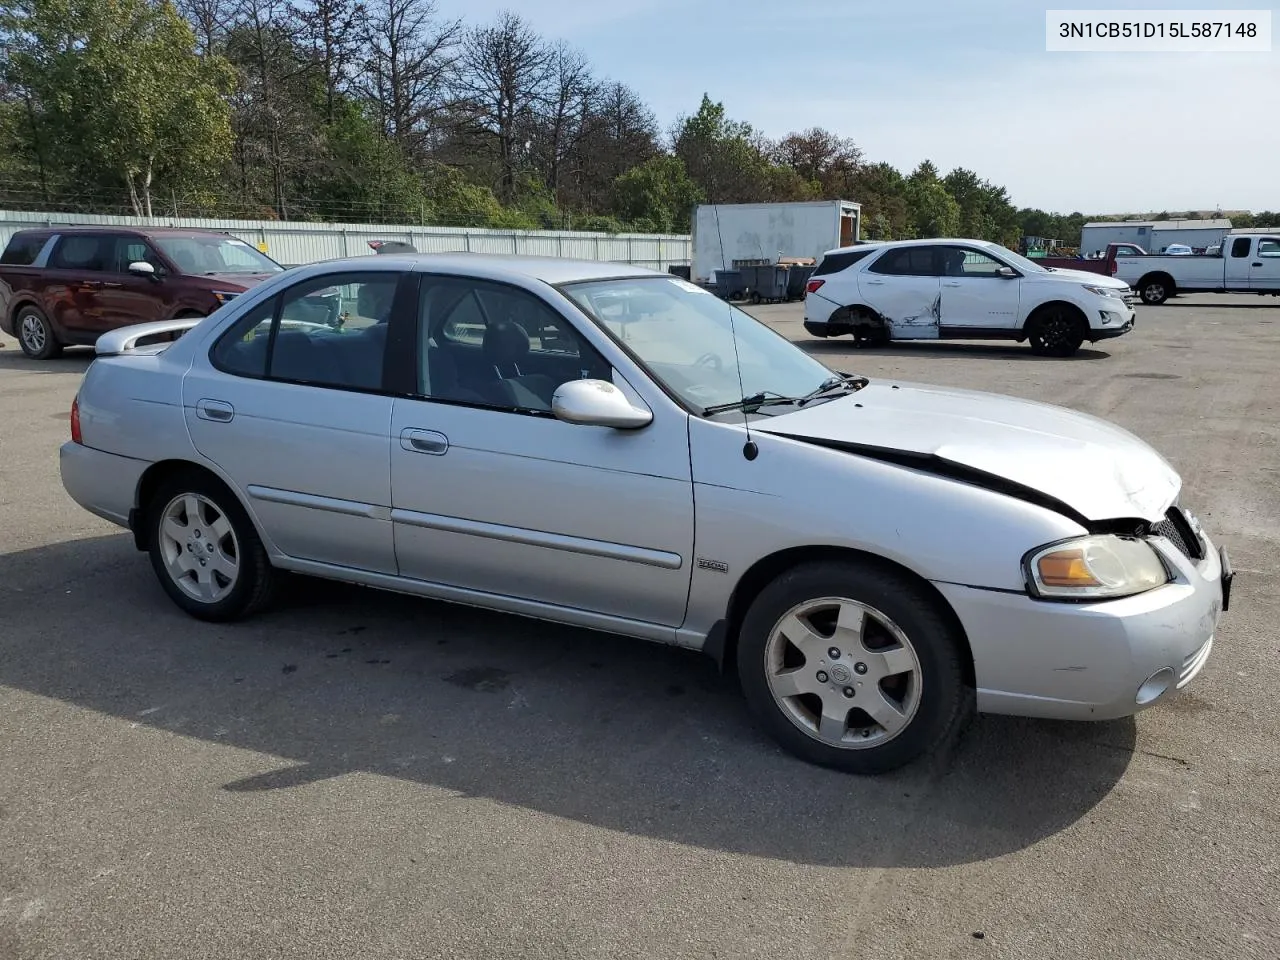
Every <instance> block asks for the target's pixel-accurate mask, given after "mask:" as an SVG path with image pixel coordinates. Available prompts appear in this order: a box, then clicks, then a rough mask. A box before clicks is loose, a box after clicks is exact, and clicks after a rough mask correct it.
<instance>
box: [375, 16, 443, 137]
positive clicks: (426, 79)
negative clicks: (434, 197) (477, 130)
mask: <svg viewBox="0 0 1280 960" xmlns="http://www.w3.org/2000/svg"><path fill="white" fill-rule="evenodd" d="M462 32H463V27H462V21H461V20H447V21H446V20H440V19H439V18H438V17H437V15H436V4H435V2H434V0H370V2H369V4H368V6H367V13H366V16H365V18H364V28H363V37H364V43H365V57H366V71H365V75H366V77H365V80H364V82H363V83H362V84H361V85H360V87H361V92H362V93H363V94H364V96H365V97H366V98H367V99H368V100H369V101H370V102H372V103H373V104H374V105H375V107H376V109H377V110H378V113H379V119H380V120H381V122H382V129H383V131H384V132H385V134H386V135H387V136H388V137H389V138H391V139H392V140H395V141H396V142H397V143H399V144H400V146H401V147H402V148H403V149H404V150H405V153H406V155H408V156H411V157H415V158H417V159H421V158H422V156H423V155H424V153H425V152H426V147H427V144H428V140H429V138H430V136H431V135H432V133H433V132H434V131H433V127H434V126H435V121H436V120H437V118H438V117H439V116H440V114H441V112H442V111H443V110H444V109H445V107H446V106H447V105H448V90H449V80H450V78H451V76H452V75H453V71H454V68H455V64H456V61H457V46H458V43H459V41H460V39H461V37H462Z"/></svg>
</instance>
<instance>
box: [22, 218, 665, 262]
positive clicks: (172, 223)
mask: <svg viewBox="0 0 1280 960" xmlns="http://www.w3.org/2000/svg"><path fill="white" fill-rule="evenodd" d="M59 224H63V225H70V224H79V225H83V226H89V225H94V226H98V225H101V226H119V227H126V226H127V227H147V226H152V227H190V228H198V229H202V230H220V231H224V232H226V233H230V234H232V235H233V236H237V237H239V238H240V239H242V240H244V241H246V242H248V243H252V244H266V252H267V254H268V256H270V257H272V258H273V259H274V260H276V261H278V262H280V263H283V264H286V265H288V266H296V265H298V264H302V263H313V262H315V261H317V260H331V259H334V258H337V257H349V256H363V255H366V254H367V255H372V254H373V251H372V250H371V249H370V248H369V244H368V241H370V240H407V241H408V242H409V243H412V244H413V246H414V247H415V248H416V249H417V250H420V251H422V252H423V253H449V252H454V251H459V250H471V251H475V252H477V253H522V254H536V255H541V256H552V257H578V258H582V259H587V260H606V261H612V262H615V263H630V264H636V265H638V266H645V267H652V268H654V269H657V270H666V269H667V268H668V267H669V266H672V265H673V264H685V263H688V262H689V257H690V244H689V237H688V236H682V235H679V234H648V233H616V234H615V233H580V232H575V231H571V230H488V229H482V228H475V227H414V226H406V225H404V224H367V223H301V222H293V221H275V220H205V219H200V218H197V217H150V218H146V217H116V216H104V215H100V214H87V213H83V214H82V213H35V212H25V211H12V210H0V248H2V247H3V245H4V244H6V243H8V242H9V237H10V236H12V235H13V233H14V232H15V231H17V230H21V229H23V228H27V227H33V226H46V225H51V226H57V225H59Z"/></svg>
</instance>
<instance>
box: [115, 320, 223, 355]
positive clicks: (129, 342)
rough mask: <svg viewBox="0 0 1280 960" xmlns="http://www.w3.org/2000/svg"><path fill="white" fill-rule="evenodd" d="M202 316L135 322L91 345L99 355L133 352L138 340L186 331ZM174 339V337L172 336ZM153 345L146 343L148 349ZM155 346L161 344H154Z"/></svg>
mask: <svg viewBox="0 0 1280 960" xmlns="http://www.w3.org/2000/svg"><path fill="white" fill-rule="evenodd" d="M203 320H204V317H184V318H182V319H181V320H159V321H157V322H155V323H135V324H131V325H130V326H127V327H121V328H120V329H119V330H112V331H110V332H109V333H104V334H103V335H102V336H100V337H99V338H98V339H97V341H96V342H95V343H94V345H93V351H94V353H96V354H97V355H98V356H100V357H113V356H117V355H119V354H122V353H133V352H135V350H136V348H137V346H138V341H139V340H145V339H146V338H147V337H155V336H160V335H162V334H166V333H177V334H182V333H186V332H187V331H188V330H190V329H191V328H192V327H194V326H195V325H196V324H198V323H200V322H202V321H203ZM174 339H176V338H174ZM152 346H153V345H148V346H147V347H146V348H144V349H146V350H150V349H151V348H152ZM154 346H156V347H160V346H164V345H163V344H154Z"/></svg>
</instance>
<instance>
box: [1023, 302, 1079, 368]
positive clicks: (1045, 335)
mask: <svg viewBox="0 0 1280 960" xmlns="http://www.w3.org/2000/svg"><path fill="white" fill-rule="evenodd" d="M1027 339H1028V340H1029V341H1030V342H1031V350H1032V351H1033V352H1034V353H1037V354H1039V355H1040V356H1044V357H1069V356H1072V355H1073V354H1074V353H1075V352H1076V351H1077V350H1079V349H1080V345H1081V344H1082V343H1084V321H1083V320H1082V318H1081V317H1080V315H1079V314H1078V313H1077V312H1076V311H1075V310H1074V309H1073V308H1071V307H1067V306H1063V305H1058V304H1052V305H1050V306H1047V307H1045V308H1043V309H1042V310H1040V311H1038V312H1037V313H1035V314H1033V315H1032V317H1031V319H1030V320H1028V321H1027Z"/></svg>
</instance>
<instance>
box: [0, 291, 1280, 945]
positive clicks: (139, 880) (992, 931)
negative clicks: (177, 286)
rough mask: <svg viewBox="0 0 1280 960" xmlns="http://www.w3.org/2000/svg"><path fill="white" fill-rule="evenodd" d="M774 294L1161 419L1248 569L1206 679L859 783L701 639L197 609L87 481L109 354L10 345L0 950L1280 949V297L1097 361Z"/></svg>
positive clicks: (869, 362)
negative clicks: (81, 467) (79, 449)
mask: <svg viewBox="0 0 1280 960" xmlns="http://www.w3.org/2000/svg"><path fill="white" fill-rule="evenodd" d="M752 310H753V312H754V313H756V314H757V315H758V316H760V317H761V318H762V319H765V320H766V321H767V322H769V323H770V324H772V325H774V326H775V327H776V328H777V329H778V330H780V331H781V332H783V333H784V334H786V335H788V336H791V337H793V338H795V339H797V340H800V341H803V343H804V345H805V346H806V348H808V349H810V350H812V351H813V352H814V353H815V354H817V355H818V356H820V357H822V358H823V359H824V360H826V361H828V362H830V363H831V364H832V365H834V366H836V367H837V368H838V369H842V370H846V371H848V372H859V373H865V374H867V375H869V376H872V377H895V378H901V379H908V380H916V381H925V382H935V383H940V384H948V385H955V386H962V387H970V388H977V389H989V390H997V391H1000V392H1003V393H1008V394H1014V395H1017V396H1023V397H1028V398H1032V399H1038V400H1047V401H1050V402H1054V403H1059V404H1063V405H1066V406H1069V407H1073V408H1075V409H1078V410H1082V411H1086V412H1088V413H1092V414H1096V415H1099V416H1102V417H1106V418H1108V419H1111V420H1114V421H1116V422H1118V423H1120V424H1121V425H1122V426H1124V427H1127V428H1128V429H1130V430H1132V431H1134V432H1135V433H1137V434H1138V435H1139V436H1141V437H1143V438H1144V439H1146V440H1148V441H1149V442H1151V443H1153V444H1154V445H1155V446H1156V447H1157V448H1158V449H1159V450H1161V451H1162V452H1163V453H1164V454H1165V455H1166V456H1167V457H1168V459H1169V460H1170V461H1171V462H1172V463H1173V464H1174V466H1175V467H1176V468H1177V469H1178V470H1179V471H1181V473H1182V475H1183V478H1184V481H1185V495H1184V502H1185V503H1186V504H1187V505H1188V506H1190V507H1191V508H1192V509H1193V510H1195V511H1196V513H1197V514H1198V515H1199V516H1200V517H1201V519H1202V520H1203V521H1204V523H1205V525H1206V526H1207V527H1208V529H1209V530H1210V532H1211V534H1212V535H1213V536H1214V537H1215V538H1216V539H1217V540H1219V542H1221V543H1223V544H1225V545H1226V546H1227V548H1228V549H1229V550H1230V552H1231V556H1232V559H1233V562H1234V564H1235V567H1236V570H1237V578H1236V585H1235V590H1234V593H1233V598H1232V608H1231V610H1230V612H1229V613H1228V614H1227V616H1226V619H1225V622H1224V625H1223V627H1222V629H1221V632H1220V634H1219V638H1218V643H1217V645H1216V647H1215V650H1214V653H1213V655H1212V657H1211V658H1210V660H1209V662H1208V664H1207V666H1206V667H1205V669H1204V672H1203V673H1202V674H1201V676H1200V677H1199V678H1198V679H1197V680H1196V681H1195V683H1194V684H1193V685H1192V686H1190V687H1189V688H1187V689H1186V690H1185V691H1184V692H1183V693H1182V695H1181V696H1179V697H1178V698H1177V699H1176V700H1174V701H1172V702H1170V703H1168V704H1167V705H1164V706H1161V707H1158V708H1156V709H1154V710H1151V711H1148V712H1146V713H1143V714H1142V715H1141V716H1139V717H1138V718H1137V719H1136V720H1126V721H1121V722H1116V723H1105V724H1068V723H1048V722H1038V721H1029V720H1019V719H1009V718H998V717H977V718H975V719H974V720H973V722H972V723H971V724H970V726H969V727H968V729H967V730H966V732H965V733H964V735H963V736H962V737H961V738H960V740H959V741H958V742H957V743H956V744H955V745H954V747H953V748H952V749H951V750H950V751H949V752H948V753H946V754H945V755H943V756H941V757H939V758H937V759H936V760H934V761H932V762H929V763H926V764H921V765H918V766H915V767H912V768H908V769H906V770H902V771H899V772H898V773H895V774H892V775H889V776H885V777H879V778H866V779H863V778H857V777H852V776H847V775H843V774H839V773H835V772H831V771H826V770H822V769H818V768H815V767H812V766H808V765H806V764H804V763H802V762H800V761H798V760H795V759H793V758H791V757H790V756H789V755H786V754H784V753H782V752H781V751H780V750H779V749H777V748H776V747H774V746H773V744H772V743H771V742H770V741H768V740H767V739H765V737H764V736H763V735H761V734H760V733H759V732H757V731H756V730H755V729H754V727H753V726H752V725H751V723H750V721H749V719H748V716H747V714H746V711H745V709H744V707H743V705H742V703H741V702H740V699H739V696H738V693H737V691H736V689H735V688H734V686H733V684H732V683H731V682H730V681H728V680H725V679H722V678H721V677H720V676H718V675H717V673H716V671H715V669H714V667H713V666H712V665H711V663H710V661H709V660H704V659H703V658H702V657H700V656H698V655H696V654H692V653H688V652H683V651H678V650H674V649H669V648H664V647H660V646H657V645H651V644H645V643H642V642H639V641H631V640H626V639H622V638H615V637H611V636H606V635H600V634H592V633H586V632H581V631H576V630H569V629H565V628H561V627H557V626H554V625H549V624H540V623H532V622H526V621H522V620H519V619H515V618H510V617H505V616H498V615H494V614H489V613H484V612H480V611H475V610H470V609H467V608H462V607H453V606H449V605H445V604H439V603H432V602H427V601H422V600H416V599H411V598H405V597H398V596H392V595H388V594H383V593H376V592H372V591H365V590H360V589H356V588H348V587H342V586H335V585H333V584H328V583H323V582H315V581H305V580H298V581H295V582H292V583H290V585H289V587H288V589H287V591H286V593H285V595H284V597H283V598H282V599H281V601H280V602H279V603H277V605H275V606H274V607H273V608H272V609H271V610H270V611H268V612H267V613H265V614H264V615H262V616H260V617H258V618H257V619H254V620H252V621H249V622H246V623H242V624H237V625H232V626H213V625H207V624H202V623H199V622H196V621H194V620H191V619H189V618H187V617H185V616H184V615H183V614H181V613H180V612H179V611H178V610H177V609H176V608H175V607H174V606H173V604H172V603H170V602H169V601H168V599H167V598H166V597H165V596H164V594H163V593H162V592H161V590H160V587H159V585H158V584H157V583H156V582H155V580H154V577H153V575H152V572H151V570H150V567H149V565H148V563H147V561H146V558H145V556H144V555H142V554H139V553H137V552H136V551H135V550H134V549H133V547H132V544H131V541H130V538H129V536H128V535H127V534H125V533H124V532H122V531H120V530H119V529H118V528H115V527H112V526H111V525H110V524H107V523H105V522H103V521H100V520H98V519H96V518H94V517H93V516H91V515H89V514H87V513H85V512H84V511H83V510H81V509H80V508H79V507H77V506H76V505H75V504H74V503H73V502H72V501H71V500H70V499H69V498H68V497H67V496H66V494H65V493H64V492H63V490H62V487H61V484H60V481H59V479H58V467H57V449H58V445H59V444H60V443H61V442H62V441H63V440H64V438H66V437H67V435H68V419H69V414H68V411H69V408H70V404H71V400H72V397H73V396H74V393H75V390H76V386H77V384H78V382H79V378H80V376H81V374H82V373H83V371H84V369H85V368H86V366H87V363H88V360H89V355H88V354H86V353H85V352H79V351H69V352H68V353H67V355H66V356H65V357H64V358H62V359H60V360H57V361H49V362H43V363H38V362H33V361H30V360H27V359H26V358H25V357H24V356H23V355H22V354H21V352H20V351H19V349H18V347H17V344H16V343H15V342H14V341H13V340H12V339H5V338H0V343H3V348H0V409H2V410H3V417H0V960H35V958H41V960H44V958H59V960H61V958H66V960H97V958H128V960H143V958H148V960H149V958H163V960H180V958H201V960H209V958H237V960H241V958H256V957H299V958H308V960H320V958H329V957H333V958H342V960H350V958H361V960H372V958H405V960H408V958H414V960H417V958H437V957H438V958H451V960H462V958H481V957H483V958H498V957H503V958H506V957H521V958H524V957H529V958H544V957H545V958H552V957H555V958H605V957H607V958H615V957H645V958H673V957H682V958H684V957H687V958H711V957H718V958H737V957H755V956H759V957H770V958H782V957H785V958H787V960H804V958H836V957H839V958H865V957H878V958H904V960H906V958H912V960H915V958H925V957H927V958H935V960H943V958H945V960H950V958H969V957H982V958H1001V960H1027V958H1042V957H1044V958H1050V957H1051V958H1053V960H1066V958H1095V960H1096V958H1117V960H1119V958H1124V960H1145V958H1157V957H1158V958H1198V960H1204V958H1213V960H1217V958H1222V960H1227V958H1231V960H1238V958H1268V960H1270V958H1274V957H1276V956H1277V955H1280V875H1278V873H1277V871H1278V870H1280V776H1278V769H1280V711H1278V709H1277V698H1276V691H1277V689H1278V688H1280V666H1278V664H1280V657H1278V654H1280V604H1278V603H1277V596H1276V591H1275V589H1274V584H1275V582H1276V576H1277V574H1278V573H1280V452H1278V450H1277V436H1278V434H1280V410H1277V402H1278V401H1280V386H1278V378H1280V301H1277V300H1274V299H1266V300H1262V299H1253V298H1244V297H1219V298H1214V297H1183V298H1178V299H1177V300H1175V301H1173V302H1171V303H1170V304H1168V305H1166V306H1163V307H1159V308H1145V309H1141V310H1140V312H1139V318H1138V326H1137V329H1136V331H1135V332H1134V333H1133V334H1131V335H1129V336H1126V337H1124V338H1121V339H1119V340H1115V341H1110V342H1106V343H1101V344H1098V345H1096V346H1093V347H1089V346H1086V348H1085V349H1083V350H1082V351H1081V352H1080V354H1079V355H1078V356H1076V357H1074V358H1071V359H1069V360H1054V359H1043V358H1038V357H1034V356H1033V355H1032V354H1031V352H1030V350H1029V349H1028V348H1027V347H1026V346H1025V345H1014V344H973V343H933V344H924V343H916V344H899V345H891V346H889V347H884V348H873V349H864V350H854V349H852V344H851V342H850V341H849V340H847V339H844V340H837V341H814V340H810V339H808V338H807V336H806V335H805V334H804V332H803V329H802V328H801V326H800V322H799V321H800V309H799V305H796V304H790V305H778V306H761V307H756V308H752ZM832 509H833V510H838V509H839V505H838V503H836V502H833V504H832Z"/></svg>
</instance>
